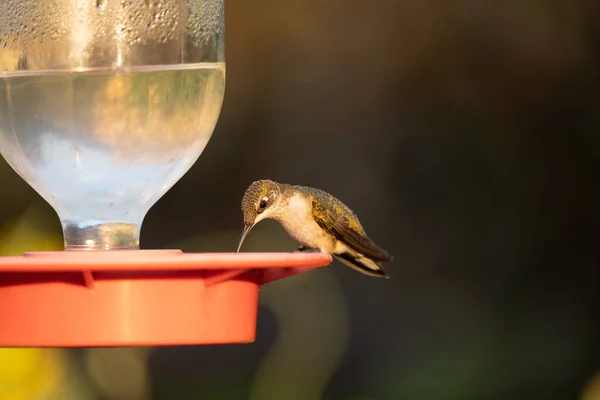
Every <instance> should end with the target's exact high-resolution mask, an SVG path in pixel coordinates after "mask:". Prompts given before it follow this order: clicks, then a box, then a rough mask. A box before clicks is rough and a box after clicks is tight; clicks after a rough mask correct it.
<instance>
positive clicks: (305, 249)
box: [294, 246, 319, 253]
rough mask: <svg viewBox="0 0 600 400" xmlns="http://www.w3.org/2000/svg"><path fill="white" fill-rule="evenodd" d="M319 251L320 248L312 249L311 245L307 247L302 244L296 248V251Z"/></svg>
mask: <svg viewBox="0 0 600 400" xmlns="http://www.w3.org/2000/svg"><path fill="white" fill-rule="evenodd" d="M318 252H319V250H318V249H311V248H310V247H306V246H300V247H298V248H297V249H296V250H294V253H318Z"/></svg>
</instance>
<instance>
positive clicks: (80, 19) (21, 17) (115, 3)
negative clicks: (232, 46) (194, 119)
mask: <svg viewBox="0 0 600 400" xmlns="http://www.w3.org/2000/svg"><path fill="white" fill-rule="evenodd" d="M224 34H225V21H224V1H223V0H189V1H182V0H88V1H78V2H76V6H75V5H74V2H73V1H72V0H44V1H30V0H4V1H1V2H0V71H5V72H11V71H23V70H27V71H40V70H56V69H61V70H62V69H74V68H98V67H128V66H138V65H142V63H141V60H143V64H179V63H198V62H220V61H224V56H225V54H224Z"/></svg>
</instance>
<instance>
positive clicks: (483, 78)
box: [0, 0, 600, 400]
mask: <svg viewBox="0 0 600 400" xmlns="http://www.w3.org/2000/svg"><path fill="white" fill-rule="evenodd" d="M226 10H227V11H226V18H227V63H228V64H227V91H226V95H225V102H224V105H223V110H222V113H221V117H220V120H219V122H218V125H217V128H216V130H215V133H214V135H213V137H212V139H211V141H210V143H209V145H208V146H207V148H206V150H205V152H204V154H203V155H202V156H201V157H200V159H199V160H198V162H197V163H196V164H195V166H194V167H193V168H192V169H191V170H190V171H189V173H188V174H187V175H186V176H185V177H184V178H183V179H182V180H181V181H180V182H179V183H178V184H177V185H176V186H175V187H174V188H173V189H172V190H171V191H169V192H168V193H167V194H166V195H165V196H164V198H163V199H161V200H160V201H159V202H158V204H157V205H156V206H155V207H154V208H153V209H152V210H151V211H150V213H149V215H148V217H147V219H146V221H145V223H144V226H143V231H142V239H141V241H142V247H144V248H182V249H183V250H185V251H232V250H233V249H234V248H235V245H236V243H237V239H238V237H239V234H240V231H241V228H242V221H241V211H240V207H239V203H240V199H241V196H242V194H243V192H244V190H245V188H246V187H247V185H249V184H250V183H251V182H252V181H253V180H256V179H263V178H271V179H274V180H278V181H281V182H285V183H292V184H303V185H310V186H315V187H319V188H322V189H325V190H327V191H329V192H331V193H332V194H334V195H336V196H337V197H339V198H341V199H343V200H344V201H345V202H346V203H347V204H348V205H349V206H350V207H351V208H353V209H354V210H355V211H356V212H357V214H358V215H359V216H360V218H361V221H362V223H363V225H364V227H365V229H366V230H367V232H368V233H369V234H370V236H372V237H373V239H374V240H375V241H376V242H378V243H379V244H380V245H381V246H382V247H384V248H386V249H388V250H389V251H390V252H391V253H392V254H393V255H394V257H395V259H394V261H393V263H391V264H389V265H388V266H387V270H388V272H389V274H390V275H391V276H392V279H390V280H387V281H384V280H378V279H373V278H369V277H366V276H363V275H360V274H358V273H356V272H354V271H352V270H350V269H348V268H346V267H344V266H342V265H341V264H339V263H338V262H335V263H334V264H333V265H332V266H331V267H327V268H324V269H321V270H317V271H313V272H310V273H306V274H303V275H299V276H296V277H293V278H290V279H287V280H284V281H279V282H276V283H272V284H269V285H267V286H265V288H264V289H263V290H262V291H261V308H260V311H259V320H258V332H257V340H256V342H255V343H254V344H249V345H232V346H215V347H182V348H177V347H175V348H153V349H100V350H98V349H82V350H72V351H68V352H65V351H62V350H44V351H42V350H19V349H12V350H8V349H1V350H0V352H2V353H3V354H2V355H0V367H1V368H2V371H3V372H2V373H1V374H0V390H9V389H7V388H9V387H10V388H12V389H11V390H16V389H15V388H16V387H17V386H19V385H18V382H22V386H23V385H25V386H28V387H29V388H30V389H31V388H32V387H33V386H34V385H33V382H37V383H36V385H38V386H39V387H46V388H53V389H52V390H55V392H56V393H59V394H54V396H55V397H52V398H57V399H68V398H77V399H84V398H85V399H87V398H89V399H92V398H93V399H106V400H116V399H175V400H177V399H181V400H187V399H200V398H202V399H225V400H229V399H232V400H238V399H244V400H245V399H251V400H288V399H289V400H313V399H314V400H318V399H331V400H395V399H399V400H400V399H407V400H413V399H414V400H441V399H461V400H470V399H473V400H479V399H482V400H495V399H498V400H500V399H502V400H504V399H543V400H553V399H556V400H569V399H578V400H597V399H600V276H599V273H598V268H599V265H598V262H599V261H600V250H599V247H598V239H599V238H600V229H599V228H598V227H599V223H600V211H599V204H600V191H599V187H600V186H599V183H600V182H599V181H600V179H599V178H598V177H599V173H598V171H600V135H599V133H600V131H599V130H600V79H599V78H600V24H599V22H600V3H599V2H598V1H597V0H590V1H586V0H569V1H565V0H562V1H561V0H527V1H511V0H507V1H501V2H500V1H499V2H482V1H476V0H402V1H398V0H372V1H369V2H366V1H352V0H350V1H348V0H347V1H339V0H329V1H324V2H323V1H317V0H302V1H299V0H286V1H270V0H253V1H249V2H244V1H238V2H233V1H230V2H228V3H227V5H226ZM0 188H1V189H2V196H0V223H2V226H3V227H2V231H1V232H0V234H1V237H0V252H2V254H3V255H7V254H20V253H22V252H23V251H32V250H45V249H54V248H60V246H61V245H62V237H61V231H60V226H59V222H58V218H57V217H56V215H55V214H54V212H53V210H52V209H51V208H50V207H49V206H48V205H47V204H45V203H44V202H43V201H42V200H41V199H40V198H39V196H38V195H37V194H36V193H35V192H34V191H33V190H32V189H31V188H30V187H29V186H27V185H26V184H25V183H24V182H23V181H22V180H21V179H20V178H19V177H18V176H17V175H16V173H14V172H13V171H12V169H10V167H8V166H7V165H6V163H4V161H2V163H1V164H0ZM294 248H295V243H294V242H293V241H291V239H289V238H288V237H287V236H286V235H285V233H284V231H283V229H281V228H280V227H279V226H278V225H277V224H276V223H274V222H264V223H261V224H260V225H259V226H257V227H256V228H255V230H253V232H252V234H251V235H250V236H249V239H248V241H247V244H246V247H245V250H247V251H291V250H293V249H294ZM157 301H160V299H157ZM190 312H193V305H191V306H190ZM57 366H61V368H62V369H56V368H57ZM32 371H33V372H32ZM49 371H54V372H53V374H54V375H52V376H50V375H49ZM56 371H62V372H61V373H57V372H56ZM11 374H12V375H11ZM61 374H62V375H61ZM15 382H17V383H15ZM23 382H27V384H24V383H23ZM48 382H51V383H48ZM52 382H53V383H52ZM11 385H12V386H11ZM44 385H46V386H44ZM38 386H36V387H38ZM74 388H75V389H77V390H79V392H77V390H75V389H74ZM31 390H33V389H31ZM40 390H41V389H40ZM48 390H50V389H48ZM61 390H62V392H61ZM69 390H70V391H71V393H78V394H71V395H68V394H66V393H67V391H69ZM6 393H12V394H10V395H6ZM40 393H41V392H40ZM61 393H62V394H61ZM84 393H85V394H84ZM19 396H21V397H19ZM36 396H38V395H34V394H31V393H30V394H24V395H17V394H16V391H13V392H5V394H4V395H2V396H1V397H2V398H3V399H4V398H6V399H9V398H10V399H15V400H18V399H19V398H23V399H37V398H42V397H39V396H38V397H36ZM48 396H49V395H48ZM69 396H71V397H69ZM44 398H51V397H44Z"/></svg>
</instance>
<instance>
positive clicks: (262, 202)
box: [258, 199, 267, 209]
mask: <svg viewBox="0 0 600 400" xmlns="http://www.w3.org/2000/svg"><path fill="white" fill-rule="evenodd" d="M258 206H259V207H260V208H261V209H263V208H265V207H266V206H267V200H265V199H262V200H261V201H260V204H259V205H258Z"/></svg>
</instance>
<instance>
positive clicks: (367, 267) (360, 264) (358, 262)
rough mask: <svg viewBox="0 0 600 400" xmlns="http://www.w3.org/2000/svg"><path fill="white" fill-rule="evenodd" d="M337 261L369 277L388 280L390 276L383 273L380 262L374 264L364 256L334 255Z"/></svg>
mask: <svg viewBox="0 0 600 400" xmlns="http://www.w3.org/2000/svg"><path fill="white" fill-rule="evenodd" d="M334 255H335V256H336V257H337V259H338V260H340V261H341V262H343V263H344V264H346V265H347V266H349V267H350V268H352V269H354V270H356V271H358V272H360V273H362V274H365V275H369V276H374V277H377V278H386V279H389V278H390V276H389V275H388V274H387V273H386V272H385V270H384V269H383V267H382V266H381V263H380V262H375V261H373V260H371V259H370V258H367V257H364V256H357V257H355V256H353V255H351V254H348V253H340V254H334Z"/></svg>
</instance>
